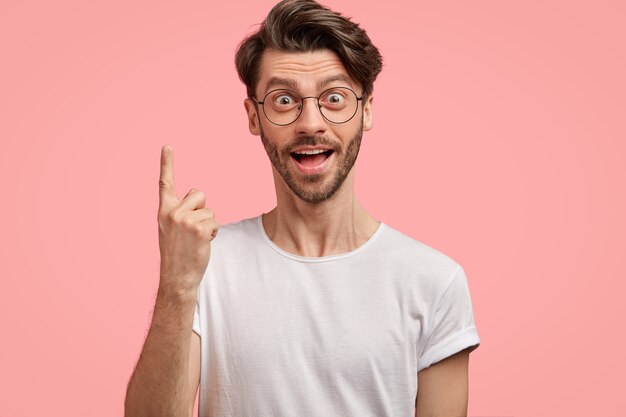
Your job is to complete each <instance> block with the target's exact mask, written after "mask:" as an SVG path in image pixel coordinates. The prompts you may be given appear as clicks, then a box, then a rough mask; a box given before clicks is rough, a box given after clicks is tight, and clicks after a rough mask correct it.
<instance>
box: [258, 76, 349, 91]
mask: <svg viewBox="0 0 626 417" xmlns="http://www.w3.org/2000/svg"><path fill="white" fill-rule="evenodd" d="M337 81H342V82H345V83H347V84H348V85H350V86H351V87H352V79H351V78H350V77H348V76H347V75H345V74H337V75H331V76H330V77H326V78H324V79H322V80H320V81H318V83H317V87H318V88H319V89H320V90H321V89H323V88H324V87H326V86H327V85H328V84H332V83H334V82H337ZM271 87H288V88H290V89H292V90H297V89H298V82H297V81H295V80H293V79H290V78H281V77H272V78H270V79H269V81H268V82H267V85H266V86H265V91H266V92H267V91H269V90H270V88H271Z"/></svg>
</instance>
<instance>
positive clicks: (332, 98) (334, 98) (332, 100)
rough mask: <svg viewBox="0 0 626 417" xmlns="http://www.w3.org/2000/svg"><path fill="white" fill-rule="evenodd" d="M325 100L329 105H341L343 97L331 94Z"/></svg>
mask: <svg viewBox="0 0 626 417" xmlns="http://www.w3.org/2000/svg"><path fill="white" fill-rule="evenodd" d="M326 100H327V101H328V102H329V103H333V104H337V103H341V101H342V100H343V96H342V95H340V94H337V93H334V94H331V95H329V96H328V97H327V98H326Z"/></svg>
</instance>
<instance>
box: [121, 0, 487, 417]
mask: <svg viewBox="0 0 626 417" xmlns="http://www.w3.org/2000/svg"><path fill="white" fill-rule="evenodd" d="M236 63H237V69H238V71H239V75H240V77H241V79H242V80H243V82H244V83H245V84H246V87H247V93H248V98H246V99H245V102H244V105H245V109H246V112H247V115H248V123H249V128H250V132H251V133H252V134H254V135H259V136H260V137H261V140H262V143H263V145H264V147H265V150H266V152H267V154H268V156H269V159H270V161H271V163H272V170H273V174H274V183H275V187H276V197H277V205H276V207H275V208H274V209H273V210H271V211H270V212H269V213H266V214H263V215H261V216H258V217H255V218H252V219H246V220H242V221H240V222H237V223H232V224H229V225H226V226H223V227H221V229H220V233H219V237H216V233H217V230H218V225H217V223H216V222H215V219H214V215H213V212H212V211H211V210H210V209H208V208H205V203H206V202H205V196H204V194H203V193H202V192H200V191H197V190H191V191H190V192H189V193H187V195H186V196H185V197H184V198H183V199H182V200H179V199H178V198H177V196H176V190H175V185H174V178H173V165H172V164H173V161H172V160H173V157H172V152H171V149H170V148H169V147H168V146H164V147H163V150H162V155H161V178H160V207H159V213H158V220H159V243H160V252H161V271H160V285H159V293H158V296H157V301H156V305H155V309H154V316H153V320H152V324H151V327H150V331H149V333H148V336H147V338H146V342H145V345H144V348H143V351H142V354H141V357H140V359H139V361H138V364H137V367H136V369H135V372H134V374H133V377H132V379H131V382H130V384H129V386H128V391H127V396H126V415H127V416H143V415H146V416H148V415H149V416H173V415H177V416H178V415H180V416H184V415H186V416H189V415H191V414H192V412H193V404H194V400H195V395H196V391H197V388H198V386H199V387H200V410H199V411H200V415H201V416H236V417H244V416H255V417H256V416H290V417H291V416H320V417H322V416H323V417H328V416H359V417H363V416H372V417H373V416H376V417H380V416H410V415H414V414H415V415H417V416H461V415H465V414H466V412H467V396H468V382H467V379H468V378H467V373H468V361H469V352H470V351H471V350H473V349H475V348H476V347H477V346H478V344H479V342H480V340H479V337H478V333H477V331H476V328H475V326H474V318H473V313H472V305H471V300H470V295H469V290H468V286H467V280H466V277H465V274H464V271H463V269H462V268H461V266H460V265H458V264H457V263H456V262H455V261H454V260H452V259H451V258H449V257H447V256H446V255H444V254H442V253H441V252H438V251H437V250H435V249H433V248H430V247H428V246H426V245H425V244H423V243H420V242H419V241H415V240H413V239H411V238H409V237H407V236H405V235H403V234H402V233H400V232H398V231H396V230H393V229H392V228H390V227H389V226H387V225H385V224H384V223H381V222H379V221H378V220H376V219H374V218H373V217H372V216H371V215H370V214H368V213H367V212H366V211H365V210H364V208H363V207H361V205H360V204H359V202H358V201H357V199H356V198H355V195H354V174H355V173H354V162H355V160H356V158H357V155H358V152H359V147H360V144H361V136H362V133H363V131H366V130H369V129H370V128H371V127H372V113H373V108H372V88H373V82H374V80H375V78H376V76H377V75H378V73H379V72H380V70H381V67H382V64H381V57H380V54H379V52H378V50H377V49H376V48H375V47H374V46H373V45H372V43H371V42H370V39H369V38H368V36H367V35H366V33H365V32H364V31H363V30H362V29H360V28H359V27H358V26H357V25H356V24H354V23H352V22H351V21H349V20H347V19H345V18H344V17H342V16H340V15H338V14H336V13H335V12H332V11H330V10H328V9H326V8H324V7H322V6H320V5H319V4H317V3H316V2H314V1H310V0H286V1H283V2H281V3H279V4H278V5H276V6H275V7H274V8H273V9H272V11H271V12H270V14H269V15H268V16H267V18H266V20H265V21H264V23H263V24H262V26H261V28H260V30H259V32H258V33H256V34H253V35H251V36H249V37H248V38H247V39H245V40H244V42H243V43H242V45H241V46H240V48H239V50H238V52H237V56H236ZM418 387H419V390H418Z"/></svg>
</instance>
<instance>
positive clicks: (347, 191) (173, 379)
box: [125, 50, 469, 417]
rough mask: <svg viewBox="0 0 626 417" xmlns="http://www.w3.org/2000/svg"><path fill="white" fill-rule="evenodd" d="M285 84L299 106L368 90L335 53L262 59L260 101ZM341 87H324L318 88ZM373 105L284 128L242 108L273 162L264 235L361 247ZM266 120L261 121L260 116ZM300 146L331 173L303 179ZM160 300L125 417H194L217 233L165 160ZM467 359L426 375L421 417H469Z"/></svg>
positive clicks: (316, 252) (308, 112)
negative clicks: (325, 159)
mask: <svg viewBox="0 0 626 417" xmlns="http://www.w3.org/2000/svg"><path fill="white" fill-rule="evenodd" d="M275 77H279V78H281V79H283V80H289V82H290V84H293V85H295V87H296V90H297V92H298V93H299V94H300V95H301V96H317V95H318V94H319V93H320V92H321V91H322V90H324V89H326V88H328V87H332V86H347V87H350V88H352V89H353V90H354V91H355V92H357V94H358V95H361V93H362V86H360V85H358V83H357V82H355V81H354V80H352V79H351V78H350V77H349V75H348V73H347V72H346V70H345V68H344V67H343V65H342V63H341V61H340V60H339V59H338V57H337V56H336V55H335V54H334V53H332V52H330V51H326V50H323V51H315V52H307V53H284V52H277V51H272V50H268V51H266V52H264V54H263V58H262V62H261V71H260V78H259V82H258V85H257V87H256V97H263V96H264V95H265V93H266V92H267V91H268V90H269V89H270V88H280V86H276V85H275V84H273V85H270V84H271V83H270V81H272V79H273V78H275ZM337 77H339V78H343V79H342V80H335V81H333V82H332V83H331V84H329V85H325V86H320V85H319V84H320V81H321V80H325V79H329V78H337ZM372 102H373V98H372V97H371V96H370V97H367V98H366V99H364V100H363V101H361V102H360V104H359V110H358V113H357V116H355V117H354V118H353V119H351V120H350V121H349V122H347V123H344V124H333V123H330V122H328V121H327V120H326V119H324V118H323V117H322V115H321V114H320V112H319V110H318V109H317V108H316V107H315V106H314V105H313V103H314V100H307V101H306V104H305V106H304V109H303V111H302V114H301V115H300V117H299V118H298V120H297V121H296V122H294V123H293V124H291V125H288V126H276V125H273V124H272V123H270V122H269V121H268V120H267V119H266V118H265V116H264V115H263V114H262V110H261V107H260V106H257V104H256V103H255V102H254V101H253V100H251V99H246V100H245V101H244V106H245V110H246V114H247V117H248V124H249V129H250V132H251V133H252V134H253V135H258V136H261V137H262V143H263V146H264V148H265V150H266V152H267V153H268V157H269V159H270V161H271V162H272V172H273V176H274V185H275V188H276V198H277V205H276V207H275V208H274V209H273V210H271V211H270V212H268V213H266V214H264V215H263V217H262V219H263V225H264V227H265V231H266V233H267V235H268V236H269V237H270V239H272V241H273V242H274V243H275V244H276V245H277V246H279V247H280V248H282V249H283V250H285V251H287V252H290V253H293V254H296V255H300V256H307V257H319V256H329V255H334V254H340V253H345V252H349V251H351V250H354V249H356V248H357V247H359V246H361V245H362V244H363V243H365V242H366V241H367V240H368V239H369V238H370V237H371V236H372V234H373V233H374V232H375V231H376V229H377V228H378V226H379V224H380V222H378V221H377V220H375V219H374V218H373V217H372V216H371V215H370V214H368V213H367V212H366V211H365V210H364V209H363V207H362V206H361V205H360V204H359V202H358V200H357V199H356V197H355V193H354V162H355V161H356V157H357V155H358V149H359V147H360V136H361V133H362V132H363V131H367V130H370V129H371V128H372ZM259 112H261V113H259ZM302 143H309V144H315V143H324V144H325V145H326V146H330V147H332V149H334V150H335V152H334V153H333V156H332V157H331V159H329V163H328V165H327V167H326V170H325V171H324V172H322V173H321V174H316V175H315V176H311V175H307V174H303V173H302V172H300V171H298V170H297V169H296V167H295V165H294V164H293V161H291V160H290V158H291V157H290V156H289V152H288V151H289V150H292V149H293V146H294V145H297V144H302ZM157 220H158V225H159V248H160V252H161V265H160V281H159V291H158V294H157V299H156V303H155V308H154V314H153V317H152V323H151V326H150V330H149V332H148V335H147V337H146V341H145V343H144V347H143V350H142V352H141V355H140V358H139V360H138V362H137V366H136V368H135V371H134V372H133V375H132V377H131V380H130V382H129V385H128V388H127V392H126V400H125V416H127V417H130V416H171V415H180V416H191V415H192V413H193V406H194V401H195V398H196V393H197V390H198V385H199V382H200V360H201V357H200V355H201V354H200V348H201V343H200V337H199V336H198V335H197V334H196V333H195V332H193V331H192V330H191V328H192V322H193V311H194V307H195V303H196V298H197V294H198V287H199V284H200V281H201V279H202V276H203V274H204V271H205V270H206V267H207V265H208V262H209V260H210V253H211V241H212V240H213V238H214V237H215V236H216V233H217V230H218V227H219V226H218V223H217V221H216V220H215V215H214V213H213V211H212V210H211V209H209V208H207V207H206V198H205V194H204V193H203V192H201V191H198V190H194V189H192V190H190V191H189V192H188V193H187V194H186V195H185V197H184V198H183V199H179V198H178V197H177V193H176V186H175V181H174V168H173V152H172V150H171V148H170V147H169V146H168V145H165V146H164V147H163V148H162V150H161V173H160V178H159V211H158V215H157ZM468 361H469V350H465V351H462V352H459V353H458V354H456V355H452V356H451V357H449V358H447V359H444V360H442V361H441V362H439V363H437V364H434V365H432V366H430V367H429V368H427V369H424V370H422V371H420V372H419V373H418V375H417V377H418V384H419V393H418V395H417V397H416V416H419V417H426V416H430V417H437V416H463V415H466V413H467V371H468Z"/></svg>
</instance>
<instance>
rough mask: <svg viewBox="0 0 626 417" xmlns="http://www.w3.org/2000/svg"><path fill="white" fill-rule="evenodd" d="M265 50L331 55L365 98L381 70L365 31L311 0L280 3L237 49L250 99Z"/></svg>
mask: <svg viewBox="0 0 626 417" xmlns="http://www.w3.org/2000/svg"><path fill="white" fill-rule="evenodd" d="M266 49H275V50H278V51H285V52H310V51H316V50H321V49H329V50H331V51H333V52H334V53H335V54H337V56H338V57H339V59H340V60H341V62H342V64H343V66H344V67H345V68H346V71H347V72H348V74H349V75H350V76H351V77H352V78H353V79H354V80H356V81H358V82H359V84H361V86H362V87H363V95H364V96H368V95H370V94H371V93H372V90H373V88H374V80H375V79H376V76H377V75H378V73H379V72H380V71H381V69H382V56H381V55H380V53H379V52H378V49H377V48H376V47H375V46H374V45H373V44H372V41H371V40H370V38H369V37H368V36H367V33H366V32H365V30H363V29H361V28H360V27H359V25H358V24H356V23H354V22H352V21H351V20H350V19H349V18H346V17H344V16H342V15H341V14H339V13H336V12H334V11H332V10H330V9H328V8H327V7H325V6H322V5H321V4H319V3H317V2H316V1H313V0H283V1H281V2H280V3H278V4H276V5H275V6H274V7H273V8H272V10H271V11H270V12H269V14H268V15H267V17H266V18H265V20H264V21H263V23H261V27H260V28H259V30H258V31H257V32H255V33H253V34H251V35H249V36H247V37H246V38H245V39H244V40H243V41H242V42H241V44H240V45H239V49H238V50H237V53H236V55H235V65H236V66H237V72H238V73H239V78H240V79H241V81H243V83H244V84H245V85H246V89H247V94H248V97H253V96H254V93H255V89H256V86H257V83H258V81H259V72H260V66H261V57H262V55H263V52H264V51H265V50H266Z"/></svg>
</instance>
